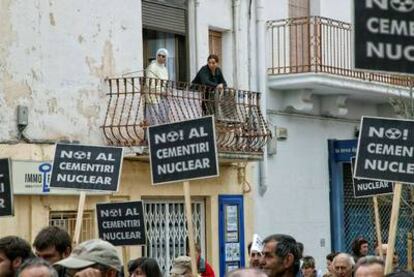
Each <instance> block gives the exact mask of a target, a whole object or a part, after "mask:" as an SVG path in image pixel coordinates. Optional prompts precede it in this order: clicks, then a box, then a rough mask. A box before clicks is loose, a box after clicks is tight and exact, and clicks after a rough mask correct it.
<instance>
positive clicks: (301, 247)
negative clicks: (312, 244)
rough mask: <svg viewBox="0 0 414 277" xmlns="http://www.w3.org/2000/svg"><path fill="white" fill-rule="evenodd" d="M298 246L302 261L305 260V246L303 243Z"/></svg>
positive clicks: (298, 243)
mask: <svg viewBox="0 0 414 277" xmlns="http://www.w3.org/2000/svg"><path fill="white" fill-rule="evenodd" d="M296 245H297V247H298V250H299V255H300V259H302V258H303V251H304V249H305V248H304V246H303V243H301V242H299V241H298V242H296Z"/></svg>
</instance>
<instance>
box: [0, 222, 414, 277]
mask: <svg viewBox="0 0 414 277" xmlns="http://www.w3.org/2000/svg"><path fill="white" fill-rule="evenodd" d="M71 241H72V240H71V238H70V236H69V234H68V233H67V232H66V231H65V230H63V229H61V228H58V227H55V226H49V227H45V228H43V229H42V230H41V231H40V232H39V233H38V234H37V236H36V238H35V239H34V242H33V245H30V243H29V242H27V241H26V240H24V239H22V238H20V237H17V236H6V237H3V238H0V277H14V276H19V277H20V276H22V277H29V276H31V277H70V276H75V277H99V276H102V277H121V276H132V277H138V276H141V277H161V276H163V274H162V272H161V270H160V267H159V265H158V263H157V261H156V260H155V259H153V258H149V257H140V258H136V259H132V260H131V261H129V262H128V264H127V266H126V267H125V268H127V270H128V272H123V268H124V265H123V264H122V261H121V259H120V257H119V255H118V252H117V249H116V248H115V247H114V246H113V245H112V244H110V243H109V242H106V241H103V240H100V239H93V240H88V241H85V242H82V243H81V244H79V245H78V246H76V247H75V248H74V249H72V243H71ZM386 248H387V245H386V244H384V245H382V250H383V255H385V253H386ZM303 249H304V246H303V244H302V243H300V242H297V241H296V240H295V239H294V238H293V237H292V236H289V235H284V234H274V235H270V236H268V237H266V238H265V239H264V240H263V244H262V246H261V247H260V249H258V248H257V247H256V246H255V247H254V248H252V244H251V243H250V244H249V245H248V249H247V250H248V254H249V264H248V266H247V268H244V269H238V270H234V271H231V272H229V273H228V274H227V276H229V277H243V276H257V277H264V276H269V277H384V276H385V275H384V260H385V258H384V257H382V258H381V257H380V256H379V253H378V252H376V255H373V256H369V255H368V252H369V247H368V241H367V240H366V239H364V238H362V237H360V238H357V239H355V241H354V242H353V244H352V253H336V252H334V253H329V254H328V255H327V256H326V262H327V264H326V272H325V273H322V271H321V270H318V269H317V267H316V262H315V259H314V258H313V257H312V256H304V255H303V252H304V251H303ZM377 251H379V248H378V247H377ZM187 252H188V250H187ZM196 264H197V272H198V276H202V277H214V276H215V273H214V271H213V269H212V267H211V266H210V265H209V264H208V262H207V261H206V260H205V259H204V258H202V257H201V248H200V246H199V245H196ZM168 273H169V274H167V275H169V276H171V277H196V276H193V274H192V268H191V258H190V257H189V256H179V257H176V258H175V259H174V260H173V264H172V267H171V269H170V271H169V272H168ZM388 277H414V273H412V272H406V271H403V270H401V269H400V268H399V267H398V256H397V255H396V254H395V255H394V259H393V273H391V274H388Z"/></svg>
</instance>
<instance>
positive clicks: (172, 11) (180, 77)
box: [142, 0, 188, 82]
mask: <svg viewBox="0 0 414 277" xmlns="http://www.w3.org/2000/svg"><path fill="white" fill-rule="evenodd" d="M187 6H188V3H187V0H169V1H165V0H142V26H143V43H144V45H143V47H144V53H143V56H144V57H143V58H144V68H146V67H147V66H148V65H149V63H150V62H151V61H152V60H153V59H155V53H156V51H157V49H158V48H161V47H162V48H166V49H167V50H168V54H169V57H168V60H167V67H168V74H169V79H170V80H173V81H182V82H185V81H187V78H188V76H187V65H188V61H187V41H186V37H187V30H188V26H187Z"/></svg>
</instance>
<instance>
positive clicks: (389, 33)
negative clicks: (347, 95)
mask: <svg viewBox="0 0 414 277" xmlns="http://www.w3.org/2000/svg"><path fill="white" fill-rule="evenodd" d="M413 18H414V1H412V0H354V30H355V31H354V43H355V47H354V49H355V68H359V69H366V70H382V71H390V72H402V73H411V74H412V73H414V24H413Z"/></svg>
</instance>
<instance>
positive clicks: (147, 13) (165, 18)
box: [142, 1, 187, 35]
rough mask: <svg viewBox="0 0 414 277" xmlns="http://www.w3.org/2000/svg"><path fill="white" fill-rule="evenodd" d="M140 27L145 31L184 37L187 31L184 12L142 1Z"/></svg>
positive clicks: (180, 9)
mask: <svg viewBox="0 0 414 277" xmlns="http://www.w3.org/2000/svg"><path fill="white" fill-rule="evenodd" d="M142 25H143V27H144V28H146V29H151V30H157V31H162V32H168V33H175V34H180V35H185V34H186V31H187V15H186V10H185V9H183V8H179V7H173V6H170V5H163V4H159V3H154V2H149V1H142Z"/></svg>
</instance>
